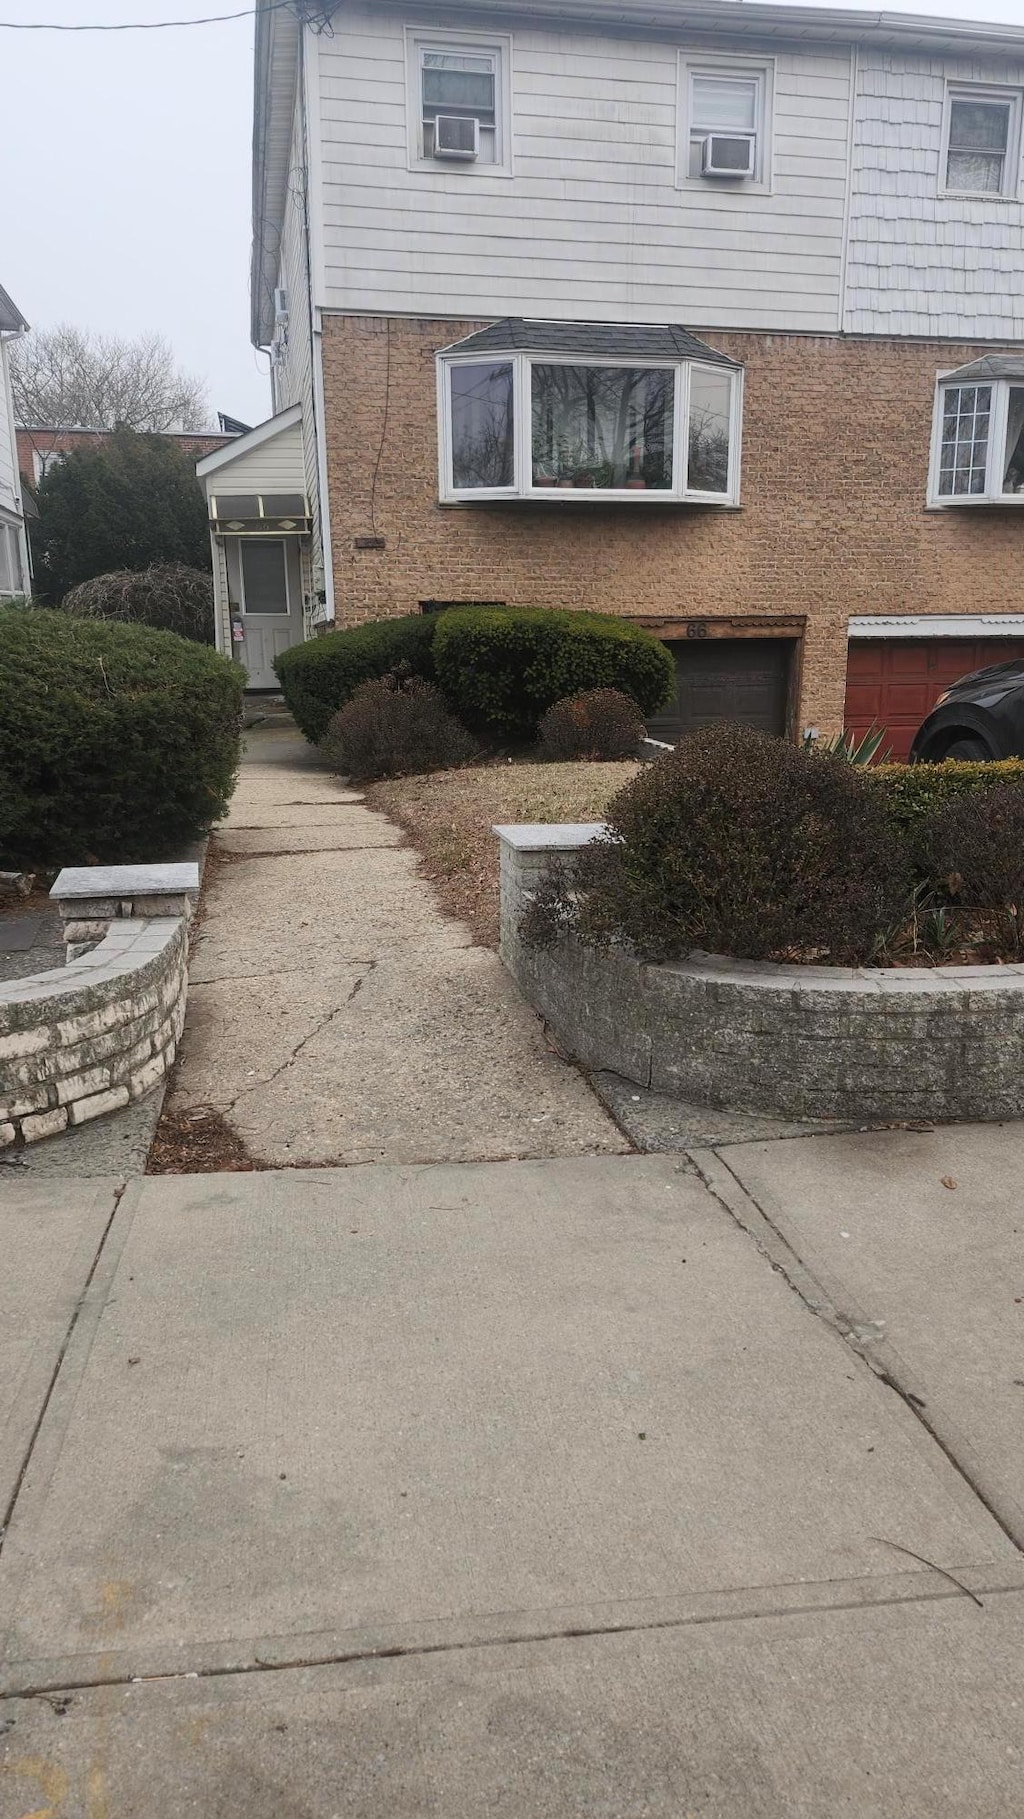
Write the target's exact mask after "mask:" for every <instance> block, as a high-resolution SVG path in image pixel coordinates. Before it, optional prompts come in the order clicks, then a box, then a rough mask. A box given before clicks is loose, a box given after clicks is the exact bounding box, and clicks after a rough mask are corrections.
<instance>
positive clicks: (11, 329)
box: [0, 284, 28, 335]
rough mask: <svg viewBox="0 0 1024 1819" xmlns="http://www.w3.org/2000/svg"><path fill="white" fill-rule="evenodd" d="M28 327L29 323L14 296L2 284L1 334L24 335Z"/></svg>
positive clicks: (0, 297) (0, 296)
mask: <svg viewBox="0 0 1024 1819" xmlns="http://www.w3.org/2000/svg"><path fill="white" fill-rule="evenodd" d="M27 328H28V323H27V322H26V320H25V318H24V316H23V315H22V313H21V311H20V309H19V308H18V305H17V304H16V303H15V301H14V298H13V297H11V296H9V295H8V293H7V291H5V290H4V287H3V285H2V284H0V334H3V335H23V334H24V333H25V331H26V329H27Z"/></svg>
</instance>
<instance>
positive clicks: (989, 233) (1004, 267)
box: [843, 48, 1024, 342]
mask: <svg viewBox="0 0 1024 1819" xmlns="http://www.w3.org/2000/svg"><path fill="white" fill-rule="evenodd" d="M971 85H977V86H978V87H980V88H981V89H982V90H986V89H993V88H996V89H1000V88H1001V89H1003V90H1005V89H1007V88H1009V89H1020V88H1022V87H1024V64H1022V65H1020V66H1016V65H1013V64H1009V63H1007V61H1005V60H1004V59H998V60H996V59H989V60H982V59H979V60H977V61H972V60H969V59H967V58H963V59H960V58H949V57H938V56H935V57H928V56H921V55H917V56H913V55H909V54H906V53H902V52H896V51H888V50H875V49H867V48H862V49H861V51H860V53H859V57H858V78H857V97H856V106H855V124H854V147H853V170H852V176H851V195H850V233H849V251H848V257H847V274H846V303H845V310H844V321H843V326H844V328H845V329H846V330H848V331H849V332H851V333H856V334H877V335H933V336H936V337H940V338H947V337H948V338H956V339H958V340H968V341H986V340H987V341H1010V342H1012V341H1019V340H1022V339H1024V286H1022V284H1021V246H1022V236H1024V201H1022V199H1021V191H1020V182H1019V178H1020V171H1019V145H1018V147H1017V148H1016V151H1015V152H1014V153H1013V155H1014V156H1015V160H1016V163H1017V167H1018V168H1017V170H1016V172H1015V180H1014V181H1013V182H1012V184H1011V182H1010V180H1009V177H1008V178H1007V192H1009V190H1010V189H1011V188H1012V190H1013V194H1012V195H1011V194H1010V193H1006V194H1003V195H994V194H989V195H954V194H950V193H949V191H948V190H947V188H946V184H945V178H946V170H945V164H944V159H945V153H946V122H947V108H948V96H949V95H951V94H953V93H958V92H960V91H961V90H962V89H964V88H968V87H970V86H971Z"/></svg>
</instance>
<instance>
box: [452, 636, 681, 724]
mask: <svg viewBox="0 0 1024 1819" xmlns="http://www.w3.org/2000/svg"><path fill="white" fill-rule="evenodd" d="M434 668H435V671H436V674H437V680H438V682H439V683H440V685H441V687H442V688H443V690H444V692H445V694H446V695H447V697H448V701H449V704H450V705H451V707H452V708H453V710H454V712H455V713H457V714H458V715H459V718H460V719H462V720H464V721H465V722H466V724H467V725H468V726H471V727H473V728H475V729H480V730H484V731H487V732H491V733H495V734H498V735H503V736H504V737H506V738H532V737H533V736H534V734H535V733H536V731H537V727H538V724H539V722H540V720H541V718H542V716H543V715H544V714H545V713H546V712H547V710H548V708H549V707H552V706H553V705H554V703H555V702H556V701H561V700H563V699H564V697H565V696H566V695H575V694H579V693H580V692H581V691H582V690H584V689H596V688H614V689H619V690H621V692H622V693H623V694H625V695H629V696H630V697H631V698H632V700H634V701H635V702H636V703H637V706H638V707H639V708H640V711H641V713H642V714H653V713H656V712H657V710H658V708H660V707H663V706H664V704H665V702H666V701H668V700H669V698H670V696H671V693H672V688H673V685H674V681H675V668H674V665H673V662H672V658H671V656H670V655H669V653H668V651H667V650H666V649H665V646H664V645H663V644H661V643H660V642H659V641H658V639H657V638H655V637H654V636H653V635H652V633H650V632H648V631H645V630H644V629H643V627H642V626H639V625H633V624H631V623H630V622H629V620H624V619H614V618H609V617H606V616H604V615H602V614H598V613H577V612H557V611H555V610H553V609H549V608H546V607H533V608H515V609H502V608H490V609H488V608H473V607H460V608H458V609H457V610H456V611H454V612H448V613H442V614H441V617H440V620H439V621H438V625H437V631H436V633H435V636H434Z"/></svg>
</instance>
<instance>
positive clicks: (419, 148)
mask: <svg viewBox="0 0 1024 1819" xmlns="http://www.w3.org/2000/svg"><path fill="white" fill-rule="evenodd" d="M424 51H454V52H456V53H457V54H458V53H463V54H465V55H466V56H469V57H473V56H493V57H495V58H496V66H495V80H494V163H493V164H486V163H484V162H483V161H482V160H481V159H479V158H465V159H461V158H425V157H424V156H423V139H422V131H423V87H422V74H421V72H422V67H423V53H424ZM405 72H406V77H405V89H406V101H405V112H406V121H407V126H408V161H409V169H410V170H411V171H432V172H433V174H434V176H435V177H452V176H455V177H456V178H458V179H460V180H461V179H462V178H463V177H465V176H467V175H469V176H473V177H477V178H480V177H511V175H512V39H511V36H510V35H509V34H508V33H505V32H484V33H476V32H450V31H438V32H432V31H426V30H420V29H419V27H413V26H409V25H407V26H406V28H405Z"/></svg>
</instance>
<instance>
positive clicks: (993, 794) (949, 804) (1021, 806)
mask: <svg viewBox="0 0 1024 1819" xmlns="http://www.w3.org/2000/svg"><path fill="white" fill-rule="evenodd" d="M920 854H921V859H922V861H923V867H924V870H925V874H926V876H927V877H928V879H929V882H930V883H931V884H932V886H933V888H934V889H935V891H936V892H937V894H939V895H941V896H943V897H946V898H948V900H949V901H950V902H952V903H954V904H957V905H963V906H964V907H965V908H968V909H977V910H994V911H997V912H1002V913H1004V914H1005V915H1006V916H1007V918H1008V921H1009V925H1010V932H1011V935H1012V936H1013V940H1012V942H1011V945H1012V946H1015V947H1017V948H1019V947H1021V946H1022V945H1024V789H1022V788H1021V787H1020V785H1019V783H1015V782H1002V783H996V784H995V785H994V786H993V787H992V788H991V789H987V790H984V791H975V792H973V793H971V794H966V795H961V796H958V797H957V796H953V797H951V798H949V799H948V800H947V801H946V802H945V803H943V805H942V806H941V807H940V808H936V809H935V810H933V812H932V814H931V815H930V816H929V817H928V820H927V821H926V823H925V825H924V827H923V828H922V830H921V834H920Z"/></svg>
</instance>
